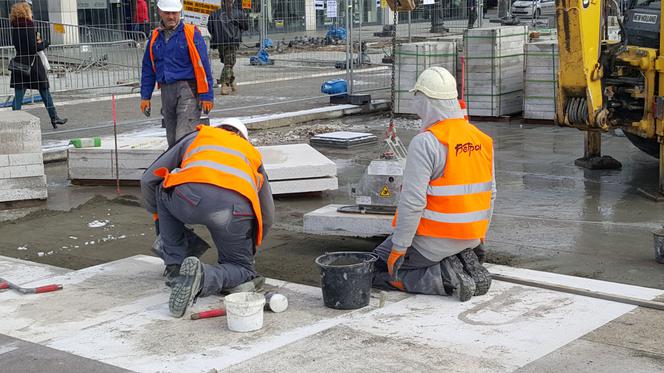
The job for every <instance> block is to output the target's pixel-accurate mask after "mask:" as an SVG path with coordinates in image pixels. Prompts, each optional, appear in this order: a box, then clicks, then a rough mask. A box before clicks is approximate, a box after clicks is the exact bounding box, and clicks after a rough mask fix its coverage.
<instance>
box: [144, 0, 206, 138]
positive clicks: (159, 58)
mask: <svg viewBox="0 0 664 373" xmlns="http://www.w3.org/2000/svg"><path fill="white" fill-rule="evenodd" d="M157 8H158V9H159V16H160V17H161V22H160V24H159V26H158V27H157V28H155V29H154V30H153V31H152V33H151V34H150V40H149V41H148V43H147V45H146V48H145V54H144V55H143V65H142V66H143V67H142V69H141V111H142V112H143V113H144V114H145V115H146V116H150V112H151V106H152V104H151V99H152V92H153V90H154V86H155V83H157V84H158V86H159V87H160V88H161V116H162V118H163V122H162V123H163V126H164V127H165V128H166V139H167V140H168V146H173V144H175V142H176V141H177V140H179V139H181V138H182V137H184V136H185V135H187V134H189V133H191V132H192V131H194V130H195V129H196V126H197V125H198V124H199V123H200V119H201V110H202V111H203V112H204V113H205V114H208V113H209V112H210V110H212V107H213V106H214V104H213V102H214V92H213V90H212V87H213V84H214V83H213V79H212V71H211V70H210V61H209V59H208V53H207V46H206V45H205V40H204V39H203V36H202V35H201V32H200V31H199V30H198V29H197V28H196V26H194V25H191V24H185V23H184V22H182V20H181V17H180V13H181V12H182V2H181V1H180V0H159V1H158V2H157Z"/></svg>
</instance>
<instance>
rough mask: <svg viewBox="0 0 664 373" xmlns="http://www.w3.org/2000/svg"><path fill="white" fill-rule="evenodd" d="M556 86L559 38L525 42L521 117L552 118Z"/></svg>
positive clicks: (554, 109) (554, 112)
mask: <svg viewBox="0 0 664 373" xmlns="http://www.w3.org/2000/svg"><path fill="white" fill-rule="evenodd" d="M557 88H558V42H557V41H556V40H544V41H537V42H533V43H528V44H526V75H525V89H524V90H525V97H524V102H523V118H524V119H536V120H554V119H555V116H556V94H557V92H556V90H557Z"/></svg>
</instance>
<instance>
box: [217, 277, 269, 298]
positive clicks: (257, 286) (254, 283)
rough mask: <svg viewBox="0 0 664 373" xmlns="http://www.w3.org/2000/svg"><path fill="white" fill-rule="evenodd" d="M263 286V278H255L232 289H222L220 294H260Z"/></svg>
mask: <svg viewBox="0 0 664 373" xmlns="http://www.w3.org/2000/svg"><path fill="white" fill-rule="evenodd" d="M263 285H265V277H263V276H256V277H254V278H253V279H252V280H249V281H247V282H243V283H241V284H240V285H238V286H235V287H232V288H230V289H223V290H222V291H221V293H222V294H233V293H245V292H260V291H263Z"/></svg>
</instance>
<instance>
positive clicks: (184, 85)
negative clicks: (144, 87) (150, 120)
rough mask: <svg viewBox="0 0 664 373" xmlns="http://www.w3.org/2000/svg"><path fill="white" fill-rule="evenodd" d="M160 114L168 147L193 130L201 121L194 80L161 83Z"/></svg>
mask: <svg viewBox="0 0 664 373" xmlns="http://www.w3.org/2000/svg"><path fill="white" fill-rule="evenodd" d="M161 116H162V118H163V120H164V122H163V125H164V128H166V139H167V140H168V146H169V147H171V146H173V144H175V142H177V141H178V140H180V139H181V138H183V137H184V136H186V135H188V134H190V133H191V132H193V131H195V130H196V126H198V125H199V124H200V121H201V104H200V103H199V101H198V93H197V91H196V82H191V81H186V80H181V81H177V82H175V83H170V84H162V85H161Z"/></svg>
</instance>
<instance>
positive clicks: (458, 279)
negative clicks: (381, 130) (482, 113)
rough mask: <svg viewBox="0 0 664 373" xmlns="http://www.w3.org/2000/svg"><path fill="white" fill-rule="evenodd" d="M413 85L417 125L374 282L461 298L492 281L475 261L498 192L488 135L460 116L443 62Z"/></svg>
mask: <svg viewBox="0 0 664 373" xmlns="http://www.w3.org/2000/svg"><path fill="white" fill-rule="evenodd" d="M411 92H414V93H415V102H416V104H415V105H416V106H415V107H416V111H417V114H418V115H419V117H420V118H421V119H422V127H421V131H420V133H419V134H417V135H416V136H415V137H414V138H413V140H412V141H411V143H410V145H409V146H408V157H407V159H406V167H405V169H404V174H403V185H402V190H401V195H400V198H399V204H398V208H397V212H398V213H397V215H396V216H395V219H394V222H395V230H394V233H393V234H392V235H391V236H390V237H388V239H387V240H385V241H384V242H383V243H382V244H380V245H379V246H378V247H377V248H376V249H375V250H374V253H376V254H377V255H378V256H379V258H380V260H379V261H378V262H377V263H376V271H375V274H374V286H376V287H380V288H385V289H399V290H402V291H407V292H411V293H421V294H433V295H452V294H454V295H455V296H457V297H458V298H459V300H461V301H462V302H465V301H467V300H469V299H470V298H471V296H473V295H483V294H485V293H486V292H487V291H488V290H489V287H490V286H491V276H490V274H489V272H488V271H487V270H486V269H485V268H484V267H483V266H482V264H481V261H483V256H484V254H483V248H482V242H483V241H484V238H485V236H486V232H487V229H488V227H489V222H490V220H491V215H492V213H493V202H494V199H495V196H496V187H495V185H496V182H495V175H494V163H493V141H492V140H491V138H490V137H489V136H487V135H486V134H484V133H483V132H482V131H480V130H479V129H477V128H476V127H475V126H473V125H472V124H470V123H469V122H468V120H467V119H464V113H463V111H462V110H461V108H460V106H459V101H458V100H457V96H458V95H457V88H456V80H455V78H454V76H452V74H450V73H449V72H448V71H447V70H445V69H444V68H442V67H431V68H428V69H426V70H425V71H423V72H422V74H420V76H419V77H418V79H417V82H416V83H415V87H414V88H413V89H412V90H411ZM478 254H479V255H481V256H482V258H478Z"/></svg>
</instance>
